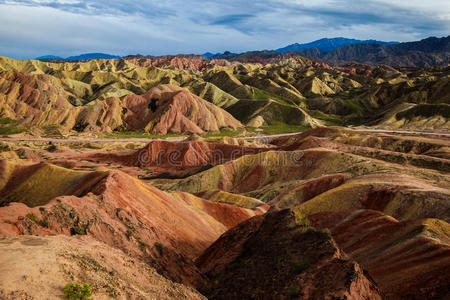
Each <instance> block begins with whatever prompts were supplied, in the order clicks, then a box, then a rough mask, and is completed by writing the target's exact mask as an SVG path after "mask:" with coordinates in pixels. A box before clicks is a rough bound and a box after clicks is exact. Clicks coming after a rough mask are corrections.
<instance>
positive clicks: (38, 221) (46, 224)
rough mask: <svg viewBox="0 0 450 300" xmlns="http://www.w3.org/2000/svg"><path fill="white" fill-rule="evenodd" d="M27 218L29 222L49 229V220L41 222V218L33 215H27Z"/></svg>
mask: <svg viewBox="0 0 450 300" xmlns="http://www.w3.org/2000/svg"><path fill="white" fill-rule="evenodd" d="M26 217H27V218H28V219H29V220H31V221H32V222H34V223H36V224H38V225H39V226H42V227H47V228H48V226H49V222H48V220H46V219H42V220H39V218H38V217H37V216H36V215H35V214H33V213H29V214H26Z"/></svg>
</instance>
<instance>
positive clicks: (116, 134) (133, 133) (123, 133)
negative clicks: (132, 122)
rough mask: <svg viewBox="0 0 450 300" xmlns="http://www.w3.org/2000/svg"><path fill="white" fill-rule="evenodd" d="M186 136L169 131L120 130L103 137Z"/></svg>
mask: <svg viewBox="0 0 450 300" xmlns="http://www.w3.org/2000/svg"><path fill="white" fill-rule="evenodd" d="M180 136H184V135H182V134H178V133H168V134H153V133H148V132H145V131H119V132H113V133H108V134H105V135H103V136H101V137H103V138H109V139H160V138H167V137H180Z"/></svg>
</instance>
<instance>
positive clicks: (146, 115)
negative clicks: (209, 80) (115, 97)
mask: <svg viewBox="0 0 450 300" xmlns="http://www.w3.org/2000/svg"><path fill="white" fill-rule="evenodd" d="M123 107H124V108H125V109H126V110H127V112H126V113H125V114H124V121H125V124H126V128H127V129H129V130H133V129H141V128H145V130H146V131H149V132H152V133H160V134H166V133H188V132H190V133H198V134H201V133H205V132H208V131H216V132H217V131H219V130H220V129H221V128H231V129H237V128H239V127H242V124H241V123H240V122H239V121H237V120H236V119H235V118H234V117H233V116H232V115H230V114H229V113H228V112H226V111H224V110H222V109H221V108H219V107H217V106H215V105H214V104H212V103H210V102H207V101H205V100H203V99H201V98H200V97H198V96H195V95H193V94H191V93H190V92H189V91H188V90H185V89H180V88H178V87H175V86H171V85H163V86H159V87H157V88H154V89H152V90H150V91H149V92H148V93H146V94H144V95H141V96H137V95H129V96H126V97H125V99H124V100H123Z"/></svg>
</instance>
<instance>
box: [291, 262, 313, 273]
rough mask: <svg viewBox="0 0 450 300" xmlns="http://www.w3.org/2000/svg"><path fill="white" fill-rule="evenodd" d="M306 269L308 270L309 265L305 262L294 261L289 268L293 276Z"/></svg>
mask: <svg viewBox="0 0 450 300" xmlns="http://www.w3.org/2000/svg"><path fill="white" fill-rule="evenodd" d="M308 268H309V263H308V262H307V261H304V260H296V261H294V263H293V264H292V266H291V271H292V273H294V274H300V273H302V272H303V271H305V270H306V269H308Z"/></svg>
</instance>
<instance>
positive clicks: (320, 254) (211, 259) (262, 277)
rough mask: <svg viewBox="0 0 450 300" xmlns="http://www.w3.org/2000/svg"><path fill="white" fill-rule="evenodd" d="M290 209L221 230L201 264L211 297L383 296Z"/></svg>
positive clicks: (328, 242)
mask: <svg viewBox="0 0 450 300" xmlns="http://www.w3.org/2000/svg"><path fill="white" fill-rule="evenodd" d="M304 229H305V228H304V227H302V226H299V225H296V219H295V216H294V214H293V213H292V212H291V211H290V210H282V211H275V210H272V211H269V212H268V213H267V214H266V215H264V216H257V217H254V218H252V219H249V220H248V221H246V222H244V223H242V224H240V225H238V226H237V227H235V228H233V229H231V230H229V231H228V232H227V233H225V234H224V235H222V236H221V237H220V239H219V240H217V241H216V242H215V243H214V244H213V245H211V246H210V247H209V248H208V249H207V250H206V251H205V252H204V253H203V254H202V256H200V257H199V258H198V259H197V261H196V263H197V265H198V266H199V268H200V270H201V271H202V272H203V273H204V274H206V275H207V276H208V277H209V279H210V280H211V284H210V287H206V288H205V289H203V293H204V294H205V295H206V296H207V297H208V298H209V299H268V298H270V299H355V300H356V299H383V295H382V294H381V292H380V291H379V289H378V288H377V286H376V285H375V283H374V282H373V281H372V280H371V279H370V278H369V277H367V276H366V275H365V274H364V271H363V270H362V269H361V267H360V266H359V265H358V264H357V263H356V262H354V261H352V260H349V259H347V258H346V256H345V254H343V253H342V252H341V251H340V250H339V248H337V246H336V244H335V243H334V241H333V240H332V238H330V237H329V236H328V235H327V234H325V233H321V232H318V231H315V230H308V231H305V230H304Z"/></svg>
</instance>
